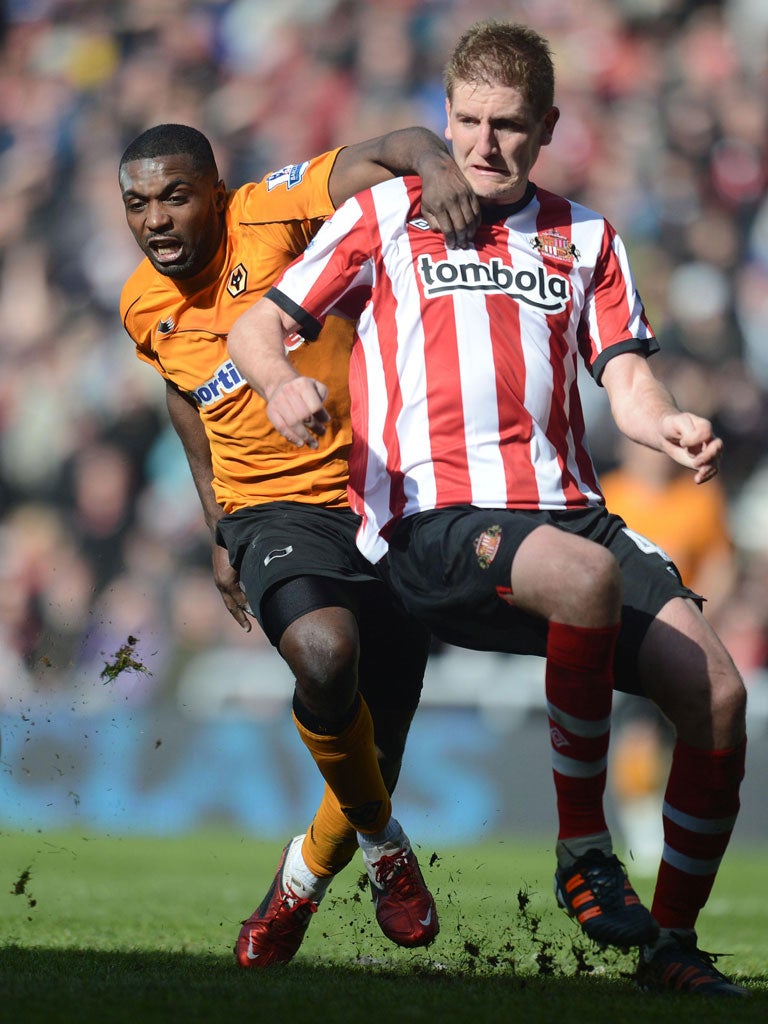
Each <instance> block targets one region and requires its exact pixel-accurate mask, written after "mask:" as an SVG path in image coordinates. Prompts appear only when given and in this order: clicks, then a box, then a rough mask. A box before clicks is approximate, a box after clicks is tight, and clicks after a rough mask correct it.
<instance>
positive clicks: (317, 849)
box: [301, 784, 358, 878]
mask: <svg viewBox="0 0 768 1024" xmlns="http://www.w3.org/2000/svg"><path fill="white" fill-rule="evenodd" d="M357 850H358V845H357V835H356V833H355V829H354V826H352V825H350V823H349V822H348V821H347V819H346V818H345V817H344V815H343V814H342V811H341V807H340V806H339V801H338V800H337V799H336V797H335V796H334V795H333V792H332V791H331V788H330V786H328V785H327V784H326V786H325V792H324V793H323V799H322V800H321V801H320V806H319V807H318V808H317V811H316V812H315V816H314V818H313V819H312V824H311V825H310V826H309V829H308V831H307V834H306V836H305V837H304V843H303V845H302V847H301V854H302V856H303V858H304V863H305V864H306V865H307V867H308V868H309V870H310V871H311V872H312V874H314V875H318V876H319V877H320V878H328V877H330V876H333V875H336V874H338V872H339V871H341V869H342V868H345V867H346V866H347V864H349V862H350V861H351V860H352V858H353V857H354V855H355V853H356V852H357Z"/></svg>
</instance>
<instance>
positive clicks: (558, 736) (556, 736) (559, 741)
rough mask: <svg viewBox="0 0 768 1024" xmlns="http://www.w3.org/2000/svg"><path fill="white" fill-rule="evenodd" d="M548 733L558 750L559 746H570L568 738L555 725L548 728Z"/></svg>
mask: <svg viewBox="0 0 768 1024" xmlns="http://www.w3.org/2000/svg"><path fill="white" fill-rule="evenodd" d="M549 735H550V737H551V739H552V743H553V744H554V745H555V747H557V749H558V750H559V749H560V747H569V746H570V743H569V742H568V740H567V739H566V738H565V736H563V734H562V733H561V732H560V730H559V729H558V728H557V727H556V726H554V725H553V726H552V728H551V729H550V730H549Z"/></svg>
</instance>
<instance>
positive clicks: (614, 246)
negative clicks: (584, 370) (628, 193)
mask: <svg viewBox="0 0 768 1024" xmlns="http://www.w3.org/2000/svg"><path fill="white" fill-rule="evenodd" d="M579 344H580V348H581V351H582V354H583V355H584V359H585V361H586V363H587V365H588V367H589V368H590V371H591V373H592V376H593V377H594V379H595V380H596V381H597V383H598V384H599V383H600V378H601V377H602V374H603V370H604V369H605V365H606V363H607V362H608V360H609V359H611V358H613V356H616V355H620V354H621V353H623V352H638V353H640V354H641V355H645V356H649V355H652V354H653V353H654V352H657V351H658V349H659V343H658V341H657V340H656V337H655V335H654V333H653V330H652V328H651V325H650V324H649V322H648V318H647V317H646V314H645V309H644V307H643V303H642V300H641V298H640V295H639V293H638V291H637V288H636V286H635V281H634V277H633V274H632V270H631V267H630V264H629V258H628V256H627V252H626V249H625V247H624V243H623V242H622V240H621V238H620V237H619V236H618V235H617V234H616V232H615V231H614V229H613V228H612V227H611V225H610V224H608V223H607V222H606V223H605V228H604V231H603V240H602V246H601V249H600V253H599V256H598V259H597V262H596V265H595V270H594V274H593V278H592V283H591V286H590V288H589V289H588V291H587V295H586V303H585V307H584V311H583V314H582V317H581V322H580V325H579Z"/></svg>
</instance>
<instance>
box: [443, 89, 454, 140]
mask: <svg viewBox="0 0 768 1024" xmlns="http://www.w3.org/2000/svg"><path fill="white" fill-rule="evenodd" d="M444 134H445V137H446V139H448V141H449V142H453V136H452V135H451V99H450V96H446V97H445V132H444Z"/></svg>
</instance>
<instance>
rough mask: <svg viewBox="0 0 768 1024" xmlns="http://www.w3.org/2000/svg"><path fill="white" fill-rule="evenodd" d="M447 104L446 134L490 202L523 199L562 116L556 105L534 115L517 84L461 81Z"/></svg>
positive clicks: (472, 182)
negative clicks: (529, 177) (542, 152)
mask: <svg viewBox="0 0 768 1024" xmlns="http://www.w3.org/2000/svg"><path fill="white" fill-rule="evenodd" d="M445 108H446V111H447V114H448V124H447V126H446V129H445V137H446V138H447V139H448V140H449V141H450V142H451V143H452V144H453V155H454V158H455V160H456V163H457V164H458V165H459V168H460V170H461V171H462V172H463V173H464V176H465V177H466V179H467V181H468V182H469V183H470V185H471V186H472V188H473V189H474V190H475V192H476V193H477V195H478V196H479V197H480V199H482V200H484V201H485V202H488V203H515V202H517V200H518V199H522V197H523V196H524V194H525V190H526V187H527V185H528V175H529V174H530V172H531V168H532V167H533V165H534V164H535V163H536V159H537V157H538V155H539V150H540V149H541V147H542V146H546V145H548V144H549V143H550V142H551V141H552V133H553V131H554V129H555V125H556V124H557V119H558V117H559V116H560V111H559V110H558V109H557V107H551V108H550V109H549V110H548V111H547V112H546V113H545V114H544V116H543V117H535V116H534V115H533V113H532V111H531V109H530V106H529V105H528V103H526V101H525V99H524V98H523V96H522V94H521V92H520V90H519V89H517V88H516V87H514V86H509V85H498V84H494V85H488V84H486V83H483V82H463V81H459V82H457V83H456V85H455V87H454V90H453V97H452V98H451V99H447V100H446V102H445Z"/></svg>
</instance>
